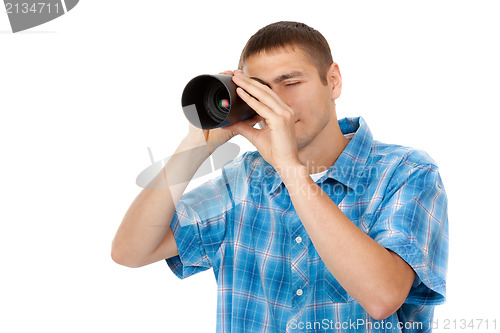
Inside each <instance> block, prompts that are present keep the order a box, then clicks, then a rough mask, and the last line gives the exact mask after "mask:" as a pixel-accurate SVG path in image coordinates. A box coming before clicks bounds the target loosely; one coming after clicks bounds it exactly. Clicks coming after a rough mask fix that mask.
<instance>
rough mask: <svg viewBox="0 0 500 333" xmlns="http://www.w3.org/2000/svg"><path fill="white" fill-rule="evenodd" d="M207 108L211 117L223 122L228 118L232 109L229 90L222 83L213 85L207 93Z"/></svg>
mask: <svg viewBox="0 0 500 333" xmlns="http://www.w3.org/2000/svg"><path fill="white" fill-rule="evenodd" d="M205 109H206V110H207V113H208V115H209V116H210V118H212V119H213V120H215V121H216V122H222V121H224V120H225V119H226V118H227V115H228V113H229V110H230V109H231V102H230V97H229V92H228V91H227V89H226V87H225V86H224V85H223V84H222V83H221V82H218V84H216V85H213V86H211V87H210V88H209V89H208V91H207V94H206V95H205Z"/></svg>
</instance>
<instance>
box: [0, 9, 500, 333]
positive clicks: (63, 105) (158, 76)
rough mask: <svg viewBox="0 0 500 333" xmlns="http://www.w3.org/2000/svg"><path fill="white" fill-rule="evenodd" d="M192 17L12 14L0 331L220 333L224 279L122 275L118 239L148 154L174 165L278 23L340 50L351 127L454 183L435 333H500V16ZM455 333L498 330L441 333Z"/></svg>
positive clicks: (194, 12) (2, 48) (2, 154)
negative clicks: (217, 94)
mask: <svg viewBox="0 0 500 333" xmlns="http://www.w3.org/2000/svg"><path fill="white" fill-rule="evenodd" d="M179 3H180V2H171V1H153V0H150V1H129V0H119V1H118V0H107V1H91V0H82V1H81V2H80V3H79V4H78V5H77V6H76V7H75V8H74V9H73V10H72V11H70V12H69V13H68V14H66V15H64V16H62V17H60V18H58V19H56V20H54V21H52V22H49V23H47V24H44V25H42V26H39V27H36V28H34V29H31V30H29V31H26V32H24V33H18V34H12V33H11V32H10V26H9V23H8V19H7V15H6V14H4V13H3V10H2V13H0V112H1V118H0V145H1V150H0V158H1V163H0V171H1V172H0V223H1V227H0V228H1V229H0V256H1V257H0V258H1V272H2V273H1V275H0V279H1V281H0V282H1V283H0V331H1V332H8V333H13V332H213V331H215V317H216V284H215V279H214V276H213V273H212V271H211V270H210V271H206V272H203V273H201V274H198V275H196V276H193V277H191V278H189V279H186V280H184V281H181V280H179V279H177V278H176V277H175V276H174V275H173V273H172V272H171V271H170V269H169V268H168V266H167V265H166V263H165V262H164V261H163V262H158V263H155V264H151V265H148V266H146V267H143V268H140V269H131V268H126V267H122V266H119V265H118V264H115V263H114V262H113V261H112V260H111V258H110V246H111V240H112V238H113V236H114V233H115V231H116V229H117V228H118V225H119V223H120V222H121V219H122V217H123V215H124V214H125V212H126V210H127V208H128V206H129V205H130V203H131V202H132V200H133V199H134V198H135V196H136V195H137V194H138V193H139V191H140V188H139V187H138V186H137V185H136V184H135V178H136V176H137V175H138V174H139V172H141V171H142V170H143V169H144V168H146V167H147V166H148V165H149V164H150V159H149V155H148V150H147V147H151V151H152V152H153V155H154V157H155V159H156V160H158V159H161V158H164V157H167V156H169V155H170V154H171V153H172V152H173V151H174V150H175V148H176V146H177V144H178V143H179V141H180V139H181V138H182V137H183V135H185V133H186V132H187V121H186V120H185V118H184V116H183V114H182V110H181V108H180V94H181V92H182V89H183V87H184V85H185V84H186V83H187V81H188V80H189V79H191V78H192V77H194V76H196V75H198V74H202V73H216V72H219V71H223V70H227V69H234V68H235V67H236V66H237V61H238V57H239V53H240V51H241V49H242V48H243V46H244V44H245V43H246V41H247V39H248V38H249V37H250V36H251V35H252V34H253V33H255V32H256V31H257V30H258V29H259V28H261V27H262V26H264V25H267V24H269V23H272V22H275V21H279V20H297V21H302V22H305V23H306V24H309V25H311V26H312V27H314V28H316V29H318V30H319V31H321V32H322V33H323V34H324V36H325V37H326V38H327V39H328V41H329V42H330V45H331V48H332V52H333V56H334V60H335V61H336V62H337V63H338V64H339V66H340V70H341V73H342V76H343V92H342V96H341V97H340V99H338V100H337V112H338V117H339V118H343V117H346V116H359V115H361V116H363V117H364V118H365V120H366V121H367V123H368V125H369V126H370V128H371V130H372V133H373V135H374V137H375V138H376V139H378V140H380V141H383V142H388V143H397V144H402V145H408V146H413V147H417V148H421V149H423V150H425V151H427V152H428V153H429V154H430V155H431V156H432V157H433V158H434V159H435V160H436V161H437V163H438V165H439V166H440V170H441V176H442V179H443V181H444V184H445V187H446V190H447V193H448V198H449V223H450V257H449V270H448V285H447V291H448V300H447V303H446V304H445V305H442V306H439V307H437V308H436V318H435V319H436V320H437V321H438V324H439V325H440V329H438V330H435V332H449V331H455V332H456V331H464V332H465V331H467V332H470V331H474V332H491V331H493V329H492V327H491V326H492V325H491V324H492V320H495V319H496V320H497V330H498V329H499V328H498V327H499V326H500V322H499V321H500V317H499V313H498V304H497V300H498V298H499V296H500V295H499V292H498V289H497V286H498V284H497V283H496V281H497V275H498V270H497V269H496V266H497V260H498V259H496V257H497V256H498V253H499V246H498V241H497V235H498V232H499V223H500V219H499V217H498V213H497V210H496V208H497V207H498V204H497V201H498V194H497V191H498V188H499V186H500V183H499V180H498V174H497V172H498V157H497V156H498V149H497V146H498V143H499V140H498V136H497V130H498V123H497V120H498V117H497V114H498V113H499V112H500V103H499V99H498V96H499V91H500V83H499V81H500V80H499V78H500V61H499V59H500V50H499V46H498V45H499V44H500V43H499V42H498V40H499V37H498V36H499V32H500V20H499V19H498V14H499V8H498V7H499V6H498V5H497V4H496V1H418V2H416V1H414V2H412V3H411V4H410V2H409V1H328V2H327V1H323V2H319V1H317V2H315V1H300V2H295V1H238V2H236V1H232V2H229V1H225V2H224V1H219V2H217V3H216V2H211V1H198V2H194V1H185V2H183V3H182V4H179ZM234 141H235V142H236V143H238V144H240V145H241V146H242V147H243V149H244V150H245V149H253V147H252V146H251V145H249V144H248V143H246V142H245V141H244V140H243V139H236V140H234ZM453 319H458V320H459V319H467V320H471V319H484V320H486V319H488V320H489V321H490V329H489V330H484V329H480V330H478V329H477V328H476V329H471V328H468V329H466V330H460V329H458V328H457V329H454V330H444V329H443V328H442V326H443V325H444V321H445V320H453ZM476 323H477V322H476ZM457 325H458V322H457ZM450 327H453V326H450ZM482 328H485V326H484V323H483V327H482Z"/></svg>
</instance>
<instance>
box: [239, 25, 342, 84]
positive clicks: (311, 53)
mask: <svg viewBox="0 0 500 333" xmlns="http://www.w3.org/2000/svg"><path fill="white" fill-rule="evenodd" d="M285 46H292V47H294V46H297V47H300V48H301V49H302V50H303V51H304V52H305V54H306V56H307V57H308V58H309V60H310V62H311V63H312V64H314V65H315V66H316V69H317V70H318V74H319V77H320V79H321V81H322V82H323V84H325V85H326V83H327V71H328V68H330V65H331V64H332V63H333V58H332V52H331V50H330V46H329V45H328V42H327V41H326V39H325V37H323V35H322V34H321V33H320V32H319V31H317V30H315V29H313V28H311V27H309V26H308V25H306V24H304V23H300V22H291V21H280V22H276V23H272V24H269V25H267V26H265V27H264V28H262V29H260V30H259V31H257V32H256V33H255V34H254V35H253V36H252V37H250V39H249V40H248V42H247V44H246V45H245V47H244V48H243V51H242V52H241V56H240V61H239V64H238V68H239V69H243V64H244V63H245V61H246V60H247V59H248V58H249V57H250V56H252V55H254V54H257V53H260V52H269V51H274V50H276V49H279V48H281V47H285Z"/></svg>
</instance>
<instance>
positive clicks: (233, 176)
mask: <svg viewBox="0 0 500 333" xmlns="http://www.w3.org/2000/svg"><path fill="white" fill-rule="evenodd" d="M339 124H340V129H341V130H342V133H344V135H346V134H348V133H354V136H353V137H352V139H351V140H350V142H349V144H348V145H347V147H346V148H345V150H344V151H343V152H342V154H341V155H340V156H339V158H338V160H337V161H336V162H335V164H334V165H333V166H332V167H330V169H329V170H328V171H327V172H326V174H324V175H323V176H322V177H321V178H319V179H318V180H317V181H316V183H317V184H318V185H319V186H321V188H322V189H323V190H324V191H325V192H326V193H327V194H328V195H329V196H330V197H331V199H332V200H333V201H334V202H335V203H336V204H337V205H338V207H339V208H340V209H341V210H342V212H343V213H344V214H345V215H346V216H347V217H348V218H349V219H350V220H351V221H352V223H354V224H356V226H358V227H359V228H360V229H361V230H363V232H365V233H366V234H368V235H369V236H370V237H371V238H373V239H374V240H375V241H377V242H378V243H379V244H381V245H382V246H384V247H385V248H387V249H390V250H392V251H394V252H395V253H397V254H398V255H399V256H400V257H401V258H403V259H404V260H405V261H406V262H407V263H408V264H409V265H410V266H411V267H412V268H413V270H414V271H415V272H416V274H417V276H416V278H415V281H414V283H413V286H412V287H411V290H410V292H409V295H408V297H407V299H406V301H405V303H404V304H403V305H402V306H401V308H400V309H399V310H398V311H397V312H396V313H394V314H392V315H391V316H390V317H388V318H387V319H385V320H383V321H382V320H381V321H377V320H374V319H373V318H371V317H370V316H369V315H368V313H367V312H366V311H365V310H364V309H363V308H362V307H361V306H360V304H359V303H358V302H356V300H354V299H353V298H352V297H351V296H350V295H349V294H348V293H347V292H346V291H345V290H344V289H343V288H342V286H341V285H340V284H339V283H338V282H337V280H336V279H335V277H334V276H333V275H332V274H331V273H330V271H329V270H328V268H327V267H326V266H325V264H324V262H323V261H322V260H321V258H320V256H319V255H318V252H316V249H315V248H314V246H313V244H312V242H311V240H310V238H309V236H308V234H307V232H306V230H305V228H304V226H303V225H302V223H301V221H300V219H299V217H298V215H297V213H296V212H295V210H294V207H293V205H292V202H291V200H290V196H289V194H288V191H287V189H286V187H285V186H284V184H283V183H282V181H281V179H280V178H279V176H278V174H277V173H276V171H275V170H274V168H273V167H272V166H271V165H270V164H268V163H267V162H266V161H265V160H264V159H263V158H262V157H261V155H260V154H259V153H258V152H247V153H244V154H243V155H242V156H240V157H238V158H236V159H235V160H234V161H232V162H231V163H229V164H226V165H225V167H224V168H223V171H222V174H221V176H220V177H217V178H215V179H213V180H211V181H209V182H207V183H205V184H203V185H201V186H199V187H198V188H196V189H194V190H193V191H191V192H189V193H187V194H184V196H183V197H182V198H181V200H180V202H179V203H178V205H177V207H176V212H175V214H174V217H173V219H172V222H171V228H172V231H173V233H174V236H175V240H176V243H177V247H178V250H179V255H178V256H175V257H172V258H169V259H167V260H166V261H167V263H168V265H169V267H170V268H171V269H172V271H173V272H174V273H175V275H177V276H178V277H179V278H181V279H183V278H186V277H188V276H191V275H193V274H196V273H199V272H202V271H204V270H207V269H209V268H213V272H214V274H215V279H216V280H217V286H218V296H217V332H238V333H240V332H259V333H260V332H276V333H283V332H430V331H431V324H432V320H433V312H434V306H435V305H437V304H441V303H443V302H444V300H445V282H446V269H447V257H448V219H447V197H446V193H445V190H444V187H443V184H442V182H441V178H440V176H439V173H438V167H437V166H436V163H435V162H434V161H433V160H432V159H431V158H430V157H429V156H428V155H427V154H426V153H425V152H423V151H421V150H416V149H412V148H408V147H402V146H397V145H390V144H384V143H380V142H378V141H375V140H373V137H372V134H371V132H370V130H369V128H368V126H367V125H366V122H365V121H364V120H363V118H361V117H360V118H345V119H342V120H340V121H339ZM327 144H328V143H325V145H327ZM369 278H370V277H369V276H367V277H366V279H369Z"/></svg>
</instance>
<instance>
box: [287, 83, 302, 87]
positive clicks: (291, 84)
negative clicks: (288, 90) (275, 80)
mask: <svg viewBox="0 0 500 333" xmlns="http://www.w3.org/2000/svg"><path fill="white" fill-rule="evenodd" d="M299 83H300V82H293V83H287V84H285V86H286V87H290V86H295V85H297V84H299Z"/></svg>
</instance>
